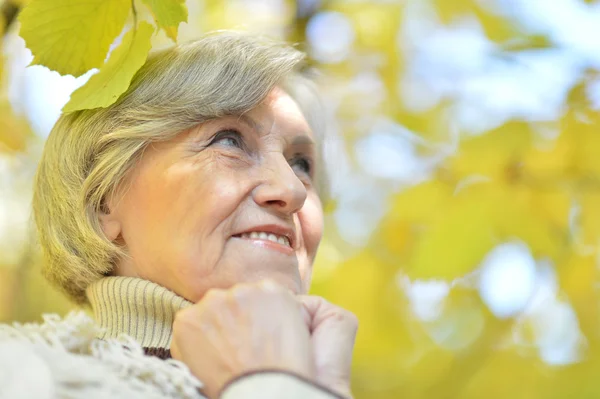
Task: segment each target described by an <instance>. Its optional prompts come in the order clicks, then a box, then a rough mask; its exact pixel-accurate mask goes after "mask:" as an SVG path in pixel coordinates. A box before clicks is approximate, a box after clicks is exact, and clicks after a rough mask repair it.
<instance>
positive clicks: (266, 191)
mask: <svg viewBox="0 0 600 399" xmlns="http://www.w3.org/2000/svg"><path fill="white" fill-rule="evenodd" d="M277 158H278V159H272V160H270V161H269V162H265V164H264V165H263V167H262V168H261V169H262V170H261V172H260V173H261V179H260V183H259V184H258V185H257V186H256V187H255V188H254V190H253V192H252V196H253V198H254V201H255V202H256V203H257V204H258V205H260V206H262V207H269V208H272V209H274V210H276V211H278V212H281V213H285V214H288V215H291V214H294V213H296V212H298V211H299V210H300V209H301V208H302V206H303V205H304V201H306V195H307V193H306V187H305V186H304V183H302V181H301V180H300V179H299V178H298V176H297V175H296V173H295V172H294V170H293V169H292V167H291V166H290V165H289V164H288V162H287V160H286V159H285V158H284V157H283V156H279V157H277Z"/></svg>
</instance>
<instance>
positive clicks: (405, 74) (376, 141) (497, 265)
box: [0, 0, 600, 399]
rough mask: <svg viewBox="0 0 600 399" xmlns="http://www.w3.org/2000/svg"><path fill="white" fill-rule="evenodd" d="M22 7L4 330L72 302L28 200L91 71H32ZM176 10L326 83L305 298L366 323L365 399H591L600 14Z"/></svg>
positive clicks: (505, 5) (200, 27) (4, 129)
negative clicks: (314, 250)
mask: <svg viewBox="0 0 600 399" xmlns="http://www.w3.org/2000/svg"><path fill="white" fill-rule="evenodd" d="M49 1H50V0H49ZM25 3H27V1H26V0H19V1H13V0H0V11H1V13H0V14H1V15H0V18H1V19H0V29H1V30H2V31H3V32H4V33H3V38H2V43H1V46H2V60H1V62H0V66H1V68H0V70H1V75H0V76H1V79H2V81H1V85H0V321H4V322H6V321H12V320H18V321H31V320H40V314H41V313H45V312H56V313H60V314H64V313H65V312H67V311H68V310H69V309H72V305H71V304H69V303H68V302H66V300H65V299H64V298H63V297H62V296H61V295H59V294H58V293H56V292H55V291H54V290H53V289H52V288H51V287H49V286H48V285H47V284H46V282H45V281H44V280H43V279H42V278H41V277H40V275H39V265H40V261H41V260H40V257H39V252H38V250H37V248H36V246H35V240H34V237H33V232H32V226H31V222H30V219H29V218H30V211H29V207H30V198H31V182H32V177H33V174H34V172H35V167H36V162H37V159H38V157H39V154H40V151H41V148H42V146H43V142H44V138H45V137H46V136H47V134H48V132H49V131H50V129H51V127H52V125H53V123H54V121H55V120H56V118H57V117H58V115H59V112H60V109H61V107H62V106H63V105H64V104H65V103H66V102H67V101H68V98H69V95H70V93H71V92H72V91H73V90H74V89H75V88H76V87H78V86H80V85H81V84H83V82H84V81H85V80H86V79H87V77H88V76H89V74H88V75H86V76H83V77H81V78H77V79H75V78H73V77H70V76H64V77H61V76H59V75H58V74H57V73H55V72H50V71H49V70H47V69H46V68H44V67H41V66H33V67H29V68H25V67H26V65H28V64H29V62H30V61H31V59H32V57H31V54H30V53H29V51H28V50H26V49H25V44H24V42H23V40H22V39H21V38H20V37H19V36H18V22H17V20H16V19H15V18H14V17H15V15H16V14H17V13H18V12H19V9H20V8H21V7H23V5H24V4H25ZM186 4H187V8H188V11H189V16H188V23H187V24H182V25H181V26H180V29H179V39H178V40H179V41H180V42H181V41H187V40H192V39H194V38H195V37H198V36H199V35H201V34H202V33H203V32H206V31H210V30H214V29H224V28H235V29H245V30H252V31H257V32H262V33H266V34H269V35H271V36H274V37H277V38H282V39H285V40H288V41H291V42H297V43H299V46H300V47H301V48H302V49H304V50H305V51H307V52H308V54H309V56H310V59H311V62H312V63H313V64H314V65H315V66H317V67H318V68H319V70H320V71H321V74H320V76H319V81H320V84H321V87H322V88H323V93H324V96H325V99H326V107H327V111H328V113H329V115H330V116H331V117H332V119H333V120H334V122H333V123H331V125H330V129H329V130H330V131H329V134H328V140H327V147H326V150H327V162H328V164H329V168H330V171H331V174H332V176H333V177H332V180H333V186H332V192H333V199H334V202H333V203H332V204H331V206H329V207H328V213H327V216H326V223H327V225H326V231H327V232H326V237H325V239H324V242H323V244H322V247H321V250H320V254H319V258H318V261H317V265H316V275H315V277H314V284H313V293H314V294H319V295H323V296H326V297H327V298H328V299H330V300H331V301H332V302H335V303H337V304H339V305H341V306H344V307H346V308H348V309H350V310H352V311H353V312H355V313H356V314H357V316H358V317H359V319H360V322H361V326H360V331H359V335H358V338H357V344H356V351H355V361H354V392H355V396H356V398H357V399H361V398H362V399H366V398H381V399H388V398H390V399H391V398H405V399H408V398H480V397H487V398H506V397H511V398H513V399H517V398H566V397H577V398H596V397H599V396H600V382H599V381H600V380H599V379H598V378H597V373H598V371H599V370H600V368H599V366H600V356H599V355H600V328H599V327H600V308H599V304H600V302H599V299H600V298H599V294H600V293H599V282H600V280H599V278H598V271H599V245H600V132H599V131H598V128H599V127H600V124H599V122H600V115H599V113H598V110H599V108H600V75H599V73H598V71H599V70H600V2H597V1H591V0H588V1H583V0H551V1H548V0H453V1H449V0H388V1H384V0H378V1H375V0H369V1H360V0H329V1H328V0H296V1H292V0H188V1H187V3H186ZM140 13H141V14H142V15H141V18H144V15H143V11H142V7H140ZM169 43H170V42H169V39H168V38H167V37H166V35H165V34H164V33H160V34H158V35H156V36H154V37H153V46H154V47H155V48H159V47H161V46H165V45H169Z"/></svg>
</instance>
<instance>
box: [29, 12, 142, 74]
mask: <svg viewBox="0 0 600 399" xmlns="http://www.w3.org/2000/svg"><path fill="white" fill-rule="evenodd" d="M130 7H131V2H130V1H129V0H32V1H31V2H30V3H29V4H28V5H27V6H26V7H25V8H24V9H23V11H22V12H21V14H20V15H19V21H20V22H21V31H20V34H21V37H23V39H25V43H26V44H27V47H28V48H29V49H30V50H31V52H32V53H33V56H34V59H33V61H32V63H31V64H32V65H44V66H46V67H48V68H50V69H52V70H55V71H57V72H58V73H60V74H61V75H73V76H76V77H77V76H80V75H83V74H84V73H86V72H87V71H89V70H90V69H93V68H99V67H101V66H102V64H103V63H104V59H105V58H106V53H107V52H108V49H109V47H110V45H111V43H112V42H113V41H114V40H115V38H116V37H117V36H118V35H119V33H120V32H121V31H122V30H123V26H124V25H125V20H126V19H127V16H128V15H129V9H130Z"/></svg>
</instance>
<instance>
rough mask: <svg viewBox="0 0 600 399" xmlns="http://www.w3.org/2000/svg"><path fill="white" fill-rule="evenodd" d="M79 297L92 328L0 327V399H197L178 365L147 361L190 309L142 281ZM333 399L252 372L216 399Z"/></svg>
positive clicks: (69, 320) (103, 286) (124, 280)
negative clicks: (148, 350) (180, 312)
mask: <svg viewBox="0 0 600 399" xmlns="http://www.w3.org/2000/svg"><path fill="white" fill-rule="evenodd" d="M87 295H88V298H89V300H90V303H91V304H92V308H93V310H94V316H95V319H96V321H94V320H92V319H91V318H90V317H88V316H87V315H86V314H85V313H83V312H73V313H71V314H69V315H68V316H67V317H65V318H64V319H61V318H59V317H58V316H56V315H44V316H43V319H44V322H43V323H42V324H24V325H23V324H13V325H12V326H9V325H0V399H29V398H31V399H33V398H35V399H78V398H82V399H84V398H85V399H121V398H123V399H155V398H156V399H166V398H176V399H190V398H198V399H200V398H204V397H203V396H202V395H201V393H200V389H201V387H202V383H201V382H200V381H198V380H197V379H196V378H195V377H194V376H193V375H192V374H191V373H190V371H189V370H188V368H187V367H186V366H185V365H184V364H183V363H181V362H178V361H176V360H173V359H166V360H161V359H159V358H158V357H154V356H148V355H146V354H145V353H144V348H154V349H164V350H168V349H169V347H170V344H171V339H172V325H173V321H174V317H175V313H176V312H177V311H178V310H180V309H183V308H185V307H187V306H191V303H190V302H188V301H186V300H185V299H183V298H181V297H179V296H177V295H176V294H174V293H173V292H171V291H169V290H167V289H165V288H163V287H161V286H158V285H156V284H154V283H151V282H149V281H146V280H141V279H137V278H128V277H107V278H104V279H102V280H100V281H98V282H96V283H94V284H92V285H91V286H90V287H89V288H88V290H87ZM243 398H249V399H259V398H260V399H275V398H278V399H280V398H286V399H301V398H302V399H333V398H339V397H338V396H337V395H335V394H334V393H332V392H330V391H328V390H326V389H323V388H321V387H318V386H316V385H314V384H312V383H310V382H308V381H305V380H303V379H301V378H299V377H296V376H293V375H289V374H286V373H281V372H272V371H265V372H260V371H259V372H255V373H252V374H248V375H245V376H241V377H239V378H237V379H236V380H234V381H232V382H230V383H229V384H228V385H227V387H226V389H225V390H224V391H223V393H222V394H221V399H243Z"/></svg>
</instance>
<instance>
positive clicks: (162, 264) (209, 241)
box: [101, 88, 323, 302]
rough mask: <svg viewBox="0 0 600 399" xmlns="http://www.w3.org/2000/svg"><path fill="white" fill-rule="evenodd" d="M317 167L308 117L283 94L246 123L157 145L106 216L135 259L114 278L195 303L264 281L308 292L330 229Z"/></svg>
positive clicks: (204, 128) (211, 127) (277, 92)
mask: <svg viewBox="0 0 600 399" xmlns="http://www.w3.org/2000/svg"><path fill="white" fill-rule="evenodd" d="M316 160H317V145H316V143H315V138H314V136H313V133H312V132H311V130H310V128H309V125H308V123H307V121H306V119H305V118H304V116H303V114H302V112H301V111H300V108H299V107H298V105H297V103H296V102H295V101H294V100H293V99H292V98H291V97H290V96H289V95H287V94H286V93H285V92H284V91H283V90H281V89H278V88H276V89H274V90H273V91H272V92H271V93H270V95H269V96H268V98H267V99H266V100H265V101H264V102H263V103H262V104H261V105H260V106H258V107H256V108H255V109H253V110H252V111H250V112H248V113H246V114H245V115H243V116H241V117H238V116H232V117H225V118H220V119H215V120H212V121H209V122H206V123H204V124H202V125H200V126H199V127H197V128H195V129H193V130H191V131H189V132H184V133H182V134H180V135H178V136H177V137H176V138H174V139H172V140H170V141H167V142H161V143H158V144H153V145H150V146H149V147H148V148H147V149H146V151H145V152H144V154H143V157H142V159H141V161H140V163H139V164H138V165H137V166H136V167H135V168H134V170H133V171H132V174H131V175H130V177H129V180H128V181H127V183H126V184H125V185H124V189H123V194H122V195H121V196H119V197H118V198H116V200H115V201H110V202H109V208H110V210H111V211H110V214H105V215H102V216H101V221H102V224H103V227H104V231H105V232H106V233H107V236H108V237H109V238H110V239H117V240H118V241H119V242H120V244H123V245H125V247H126V249H127V251H128V253H129V254H130V258H131V259H125V260H122V261H121V263H120V264H119V265H118V266H117V270H116V274H118V275H127V276H138V277H141V278H144V279H147V280H151V281H154V282H156V283H158V284H160V285H162V286H164V287H167V288H169V289H170V290H172V291H174V292H175V293H177V294H179V295H181V296H183V297H185V298H186V299H188V300H190V301H192V302H196V301H198V300H199V299H200V298H201V297H202V296H203V295H204V293H205V292H206V291H207V290H209V289H210V288H229V287H231V286H232V285H234V284H237V283H241V282H252V281H257V280H260V279H264V278H271V279H273V280H275V281H277V282H279V283H280V284H282V285H284V286H286V287H288V288H289V289H290V290H292V291H293V292H295V293H305V292H306V291H307V290H308V288H309V285H310V280H311V272H312V263H313V260H314V257H315V253H316V251H317V247H318V245H319V242H320V240H321V236H322V231H323V213H322V206H321V202H320V200H319V196H318V194H317V191H316V182H315V181H314V176H315V175H316V173H315V172H316V170H315V169H316V168H317V167H319V166H318V165H317V164H316ZM119 236H120V237H119Z"/></svg>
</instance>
